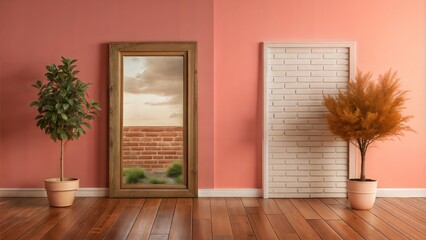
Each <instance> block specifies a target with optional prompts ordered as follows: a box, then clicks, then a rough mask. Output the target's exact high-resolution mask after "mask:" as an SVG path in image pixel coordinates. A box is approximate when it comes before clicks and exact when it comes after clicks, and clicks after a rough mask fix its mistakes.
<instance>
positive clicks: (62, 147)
mask: <svg viewBox="0 0 426 240" xmlns="http://www.w3.org/2000/svg"><path fill="white" fill-rule="evenodd" d="M64 147H65V143H64V140H62V139H61V161H60V162H61V181H63V180H64Z"/></svg>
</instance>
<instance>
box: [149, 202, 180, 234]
mask: <svg viewBox="0 0 426 240" xmlns="http://www.w3.org/2000/svg"><path fill="white" fill-rule="evenodd" d="M176 202H177V199H176V198H165V199H162V200H161V204H160V209H159V210H158V213H157V217H156V218H155V222H154V226H153V227H152V230H151V235H169V233H170V227H171V226H172V219H173V214H174V211H175V207H176Z"/></svg>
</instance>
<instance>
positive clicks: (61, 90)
mask: <svg viewBox="0 0 426 240" xmlns="http://www.w3.org/2000/svg"><path fill="white" fill-rule="evenodd" d="M76 61H77V60H75V59H68V58H64V57H62V58H61V62H62V64H60V65H55V64H51V65H48V66H46V69H47V73H46V74H45V77H46V78H47V82H45V83H42V81H40V80H37V81H36V83H35V84H33V85H32V86H33V87H35V88H37V89H38V91H39V92H38V94H37V97H38V98H37V100H36V101H33V102H32V103H31V104H30V106H31V107H32V106H34V107H36V108H37V111H38V114H37V116H36V118H35V119H36V120H37V127H40V129H42V130H44V132H45V133H46V134H47V135H49V136H50V138H51V139H52V140H53V141H54V142H56V143H59V145H60V149H61V155H60V161H59V163H60V164H59V165H60V178H49V179H46V180H45V188H46V191H47V197H48V200H49V204H50V206H54V207H67V206H71V205H72V204H73V202H74V198H75V193H76V191H77V189H78V187H79V179H78V178H65V177H64V150H65V145H66V143H67V142H68V141H71V140H76V139H79V137H80V136H81V135H84V134H86V131H85V128H89V129H90V128H91V125H90V121H91V120H92V119H94V117H95V116H97V114H98V112H99V111H100V107H99V104H98V103H97V102H95V101H93V100H91V101H89V100H87V99H86V97H87V90H88V87H89V83H84V82H82V81H81V80H80V79H78V78H77V77H76V75H77V74H78V72H79V71H78V70H76V69H75V67H76V65H74V63H75V62H76Z"/></svg>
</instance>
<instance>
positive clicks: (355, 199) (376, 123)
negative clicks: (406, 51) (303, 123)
mask: <svg viewBox="0 0 426 240" xmlns="http://www.w3.org/2000/svg"><path fill="white" fill-rule="evenodd" d="M406 100H407V91H402V90H401V89H400V84H399V78H398V77H397V75H396V72H392V70H389V71H387V72H386V73H384V74H382V75H379V77H378V78H377V81H373V80H372V74H371V73H370V72H368V73H363V72H361V71H360V70H358V71H357V74H356V77H355V79H354V80H350V81H349V82H348V85H347V89H346V91H339V93H338V94H337V95H335V96H332V95H327V96H324V105H325V106H326V107H327V109H328V110H329V113H328V115H327V121H328V126H329V128H330V130H331V132H332V133H334V134H335V135H337V136H339V137H341V138H343V139H344V140H346V141H349V142H351V143H352V144H354V145H355V146H356V147H357V148H358V149H359V153H360V158H361V159H360V160H361V161H360V162H361V175H360V178H356V179H349V180H348V198H349V203H350V205H351V207H352V208H354V209H358V210H367V209H371V208H372V207H373V205H374V202H375V199H376V191H377V180H373V179H368V178H366V176H365V166H366V154H367V149H368V147H369V146H370V145H371V144H372V143H374V142H376V141H382V140H387V139H391V138H393V137H400V136H403V134H404V132H405V131H413V132H414V130H413V129H412V128H411V127H410V126H408V125H407V122H408V121H409V120H410V119H411V118H412V116H407V115H404V114H403V112H402V111H403V110H404V109H405V107H404V104H405V101H406Z"/></svg>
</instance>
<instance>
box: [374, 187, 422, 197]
mask: <svg viewBox="0 0 426 240" xmlns="http://www.w3.org/2000/svg"><path fill="white" fill-rule="evenodd" d="M376 196H377V197H426V188H378V189H377V195H376Z"/></svg>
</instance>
